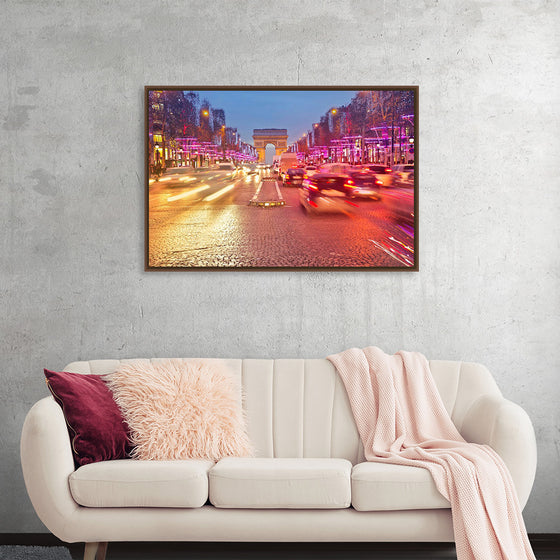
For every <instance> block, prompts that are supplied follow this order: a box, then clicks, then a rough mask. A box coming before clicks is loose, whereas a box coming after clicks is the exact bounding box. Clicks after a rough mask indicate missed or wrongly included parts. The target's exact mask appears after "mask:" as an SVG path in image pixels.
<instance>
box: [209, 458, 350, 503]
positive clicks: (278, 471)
mask: <svg viewBox="0 0 560 560" xmlns="http://www.w3.org/2000/svg"><path fill="white" fill-rule="evenodd" d="M351 471H352V464H351V463H350V461H347V460H346V459H286V458H278V459H271V458H257V459H250V458H249V459H248V458H240V457H227V458H224V459H222V460H221V461H219V462H218V463H217V464H216V465H215V466H214V467H213V468H212V469H211V470H210V472H209V485H210V489H209V496H210V502H211V503H212V504H213V505H214V506H216V507H219V508H291V509H337V508H347V507H349V506H350V473H351Z"/></svg>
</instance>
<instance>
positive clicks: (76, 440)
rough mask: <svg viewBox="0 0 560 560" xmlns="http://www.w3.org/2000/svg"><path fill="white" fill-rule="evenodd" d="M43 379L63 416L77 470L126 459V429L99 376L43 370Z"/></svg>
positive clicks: (127, 442)
mask: <svg viewBox="0 0 560 560" xmlns="http://www.w3.org/2000/svg"><path fill="white" fill-rule="evenodd" d="M45 377H46V378H47V386H48V388H49V390H50V392H51V393H52V395H53V397H54V398H55V400H56V402H57V403H58V404H59V405H60V406H61V408H62V412H63V413H64V417H65V419H66V424H67V426H68V433H69V434H70V439H71V440H72V451H73V453H74V462H75V463H76V466H77V467H78V466H81V465H87V464H88V463H96V462H98V461H109V460H111V459H126V458H127V457H128V456H129V452H130V451H131V445H130V442H129V438H128V425H127V424H126V422H125V421H124V419H123V417H122V414H121V411H120V409H119V407H118V406H117V404H116V403H115V401H114V400H113V393H111V391H110V390H109V389H108V388H107V385H106V384H105V381H103V378H102V377H101V376H100V375H93V374H91V375H82V374H80V373H70V372H67V371H63V372H55V371H49V370H48V369H46V370H45Z"/></svg>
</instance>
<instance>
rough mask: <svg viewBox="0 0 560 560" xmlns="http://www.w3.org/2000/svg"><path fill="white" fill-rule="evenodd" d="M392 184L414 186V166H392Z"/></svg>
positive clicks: (408, 164)
mask: <svg viewBox="0 0 560 560" xmlns="http://www.w3.org/2000/svg"><path fill="white" fill-rule="evenodd" d="M393 183H394V184H399V185H403V186H412V185H414V164H410V163H407V164H405V165H395V166H393Z"/></svg>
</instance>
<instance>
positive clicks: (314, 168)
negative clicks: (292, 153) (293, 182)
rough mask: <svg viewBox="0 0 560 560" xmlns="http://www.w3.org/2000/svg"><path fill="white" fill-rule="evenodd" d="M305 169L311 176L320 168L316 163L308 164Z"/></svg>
mask: <svg viewBox="0 0 560 560" xmlns="http://www.w3.org/2000/svg"><path fill="white" fill-rule="evenodd" d="M303 170H304V171H305V174H306V175H307V176H308V177H311V175H313V174H315V173H317V171H318V168H317V166H316V165H306V166H305V167H304V168H303Z"/></svg>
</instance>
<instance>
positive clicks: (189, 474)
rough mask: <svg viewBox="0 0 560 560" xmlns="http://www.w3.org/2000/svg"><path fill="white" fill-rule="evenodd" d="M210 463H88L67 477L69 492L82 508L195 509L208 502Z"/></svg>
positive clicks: (186, 461)
mask: <svg viewBox="0 0 560 560" xmlns="http://www.w3.org/2000/svg"><path fill="white" fill-rule="evenodd" d="M213 464H214V463H213V462H212V461H208V460H202V459H188V460H185V461H137V460H134V459H128V460H120V461H103V462H100V463H92V464H90V465H84V466H83V467H80V468H79V469H78V470H76V471H74V472H73V473H72V474H71V475H70V477H69V483H70V491H71V492H72V497H73V498H74V500H75V501H76V502H77V503H78V504H80V505H81V506H86V507H175V508H198V507H201V506H202V505H204V503H205V502H206V501H207V499H208V470H209V469H210V468H211V467H212V465H213Z"/></svg>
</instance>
